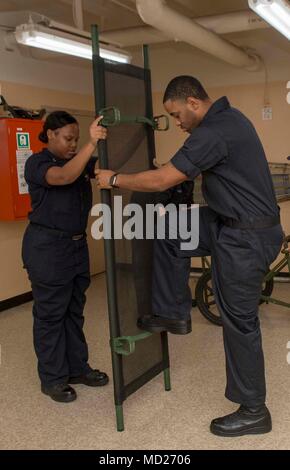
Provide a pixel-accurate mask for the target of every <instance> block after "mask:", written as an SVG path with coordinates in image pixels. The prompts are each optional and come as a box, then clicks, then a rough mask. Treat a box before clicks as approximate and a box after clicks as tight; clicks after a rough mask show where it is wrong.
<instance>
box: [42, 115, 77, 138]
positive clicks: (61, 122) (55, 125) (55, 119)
mask: <svg viewBox="0 0 290 470" xmlns="http://www.w3.org/2000/svg"><path fill="white" fill-rule="evenodd" d="M68 124H78V121H77V120H76V118H74V117H73V116H72V115H71V114H69V113H67V112H66V111H54V112H53V113H50V114H49V115H48V116H47V118H46V120H45V122H44V124H43V129H42V131H41V133H40V134H39V136H38V138H39V140H40V141H41V142H43V143H44V144H47V143H48V137H47V131H48V130H49V129H51V130H52V131H55V130H56V129H61V128H62V127H65V126H67V125H68Z"/></svg>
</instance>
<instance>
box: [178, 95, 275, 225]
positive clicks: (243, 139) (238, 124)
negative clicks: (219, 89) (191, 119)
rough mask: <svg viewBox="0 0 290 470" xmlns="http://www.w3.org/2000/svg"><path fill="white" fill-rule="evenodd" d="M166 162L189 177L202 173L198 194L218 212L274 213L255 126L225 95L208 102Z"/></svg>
mask: <svg viewBox="0 0 290 470" xmlns="http://www.w3.org/2000/svg"><path fill="white" fill-rule="evenodd" d="M171 163H172V164H173V165H174V166H175V168H177V169H178V170H179V171H181V172H182V173H184V174H185V175H187V176H188V178H189V179H194V178H195V177H196V176H197V175H199V174H200V173H201V174H202V180H203V182H202V191H203V196H204V198H205V200H206V202H207V204H208V206H209V207H210V208H211V209H213V210H214V211H215V212H216V213H218V214H219V215H221V216H224V217H229V218H232V219H235V220H241V219H248V218H249V217H261V216H277V215H278V214H279V208H278V206H277V203H276V197H275V192H274V187H273V182H272V177H271V174H270V170H269V166H268V163H267V160H266V156H265V152H264V149H263V146H262V144H261V141H260V139H259V137H258V135H257V133H256V130H255V128H254V126H253V125H252V123H251V122H250V121H249V119H247V118H246V117H245V116H244V115H243V114H242V113H241V112H240V111H238V110H237V109H235V108H232V107H231V106H230V103H229V101H228V99H227V98H226V97H225V96H224V97H222V98H220V99H218V100H217V101H215V102H214V103H213V104H212V106H211V107H210V109H209V110H208V112H207V114H206V115H205V116H204V118H203V120H202V121H201V123H200V124H199V126H198V127H197V128H195V129H194V130H193V131H192V133H191V135H190V136H189V137H188V139H187V140H186V141H185V143H184V145H183V147H181V148H180V150H178V152H177V153H176V154H175V155H174V157H173V158H172V160H171Z"/></svg>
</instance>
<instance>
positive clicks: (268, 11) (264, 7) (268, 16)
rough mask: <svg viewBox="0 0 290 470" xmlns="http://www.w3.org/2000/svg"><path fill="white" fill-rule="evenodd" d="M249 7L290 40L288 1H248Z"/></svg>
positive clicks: (289, 6)
mask: <svg viewBox="0 0 290 470" xmlns="http://www.w3.org/2000/svg"><path fill="white" fill-rule="evenodd" d="M248 3H249V7H250V8H251V9H252V10H253V11H254V12H255V13H257V15H259V16H261V17H262V18H263V19H264V20H265V21H267V23H269V24H270V25H271V26H273V28H276V29H277V30H278V31H280V33H282V34H284V36H286V38H287V39H290V4H289V2H288V1H287V0H248Z"/></svg>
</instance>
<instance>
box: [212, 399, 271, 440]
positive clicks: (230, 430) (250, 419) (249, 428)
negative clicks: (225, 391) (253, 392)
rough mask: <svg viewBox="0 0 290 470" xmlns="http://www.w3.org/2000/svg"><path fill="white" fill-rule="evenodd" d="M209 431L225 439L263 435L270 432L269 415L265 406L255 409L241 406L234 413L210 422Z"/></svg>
mask: <svg viewBox="0 0 290 470" xmlns="http://www.w3.org/2000/svg"><path fill="white" fill-rule="evenodd" d="M210 430H211V432H212V433H213V434H215V435H216V436H225V437H235V436H244V435H245V434H264V433H266V432H270V431H271V430H272V420H271V415H270V412H269V410H268V408H267V407H266V405H261V406H259V407H256V408H254V407H253V408H252V407H247V406H244V405H241V406H240V408H239V409H238V410H237V411H235V412H234V413H231V414H229V415H226V416H223V417H222V418H216V419H214V420H212V422H211V425H210Z"/></svg>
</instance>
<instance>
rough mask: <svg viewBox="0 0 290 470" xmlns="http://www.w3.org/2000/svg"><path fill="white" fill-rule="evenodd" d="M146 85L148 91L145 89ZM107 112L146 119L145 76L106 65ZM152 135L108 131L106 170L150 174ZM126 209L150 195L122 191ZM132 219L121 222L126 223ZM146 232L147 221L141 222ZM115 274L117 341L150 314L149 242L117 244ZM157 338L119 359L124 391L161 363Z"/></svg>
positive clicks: (127, 128) (135, 128) (140, 128)
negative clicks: (128, 205)
mask: <svg viewBox="0 0 290 470" xmlns="http://www.w3.org/2000/svg"><path fill="white" fill-rule="evenodd" d="M146 85H147V86H146ZM105 86H106V106H115V107H117V108H118V109H120V111H121V113H122V114H124V115H128V116H146V113H147V104H146V100H147V99H148V98H149V97H147V96H146V90H147V89H148V83H147V84H146V80H145V73H144V70H143V69H139V68H136V67H133V66H128V65H124V66H123V65H121V66H119V65H115V64H114V65H112V64H106V65H105ZM152 134H153V130H152V129H151V128H150V127H148V126H145V125H142V124H120V125H118V126H115V127H111V128H109V132H108V139H107V145H108V167H109V168H110V169H112V170H114V171H116V172H119V173H135V172H139V171H144V170H148V169H150V168H152V160H153V158H154V154H150V149H152V150H151V151H153V150H154V147H153V145H152V139H154V136H153V135H152ZM114 196H122V201H123V206H124V205H126V204H128V203H135V204H139V205H140V206H142V207H143V208H144V212H145V207H146V203H154V195H153V194H150V193H137V192H134V193H132V192H130V191H126V190H114ZM129 218H130V217H127V218H126V217H123V222H126V220H127V219H129ZM143 227H144V229H145V220H143ZM114 245H115V269H116V288H117V308H118V315H119V323H120V335H121V336H127V335H129V336H132V335H137V334H139V333H141V331H140V330H139V329H138V328H137V326H136V321H137V317H138V316H142V315H146V314H151V313H152V312H151V278H152V259H153V241H152V240H136V239H133V240H126V239H125V238H123V239H122V240H115V241H114ZM162 359H163V355H162V346H161V340H160V335H152V336H150V337H148V338H146V339H144V340H142V341H139V342H137V343H136V349H135V352H134V354H132V355H130V356H127V357H124V358H123V378H124V385H125V386H127V385H128V384H130V383H132V382H134V381H135V380H136V379H138V377H140V376H142V375H143V374H144V373H146V372H147V371H148V370H151V369H152V368H154V367H155V366H156V365H157V364H160V363H161V362H162Z"/></svg>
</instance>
